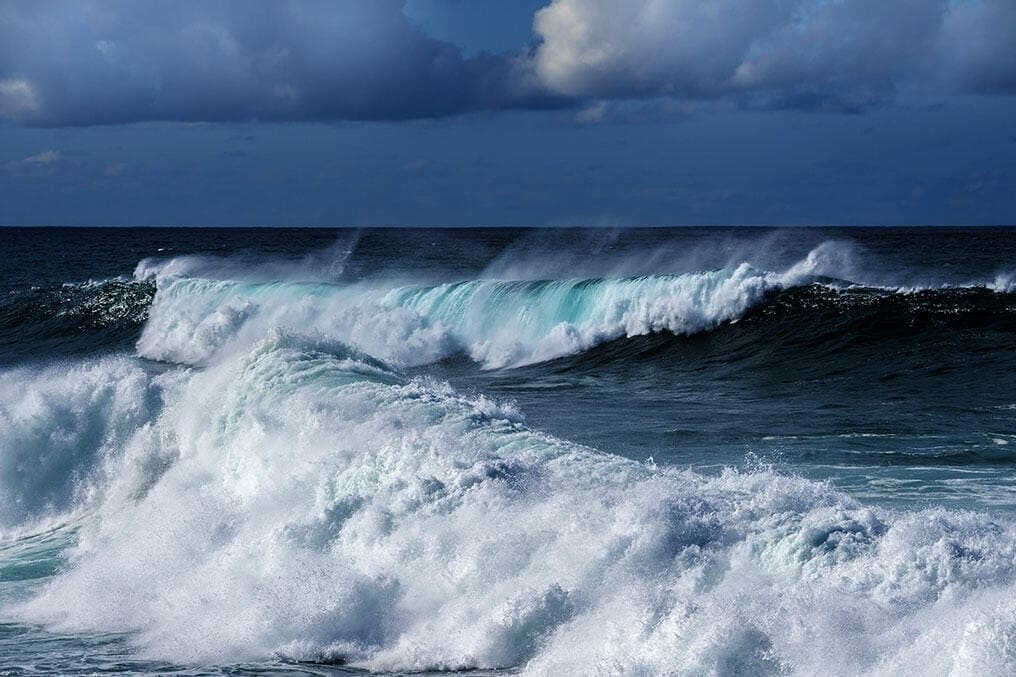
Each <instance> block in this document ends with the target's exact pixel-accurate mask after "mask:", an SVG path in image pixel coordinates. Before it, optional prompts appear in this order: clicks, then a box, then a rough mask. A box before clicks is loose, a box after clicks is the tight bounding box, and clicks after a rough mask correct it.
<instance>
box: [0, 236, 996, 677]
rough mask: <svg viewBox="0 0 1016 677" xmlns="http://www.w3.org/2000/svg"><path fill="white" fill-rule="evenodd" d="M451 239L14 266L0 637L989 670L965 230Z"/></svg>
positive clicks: (982, 483) (695, 668) (988, 458)
mask: <svg viewBox="0 0 1016 677" xmlns="http://www.w3.org/2000/svg"><path fill="white" fill-rule="evenodd" d="M664 235H666V234H665V233H664V234H663V235H660V234H658V233H655V232H654V233H651V234H648V235H644V237H647V238H648V237H653V238H659V237H663V236H664ZM707 236H708V237H713V236H712V235H709V234H707ZM110 237H112V236H110ZM138 237H152V238H155V237H160V238H161V237H164V235H163V234H161V233H155V234H153V235H139V236H138ZM195 237H197V236H195ZM201 237H202V238H205V239H202V240H201V242H202V243H204V244H207V243H208V242H212V240H211V239H209V238H212V235H209V234H202V235H201ZM215 237H219V236H218V235H216V236H215ZM221 237H226V235H221ZM229 237H240V236H237V235H232V234H230V235H229ZM243 237H249V238H252V239H256V238H258V237H268V236H263V235H260V234H257V233H247V234H246V235H243ZM372 237H377V238H380V242H381V245H376V244H371V242H373V240H371V238H372ZM449 237H450V236H449ZM462 237H465V236H461V235H456V236H455V237H452V238H451V240H453V241H454V242H467V243H473V244H475V246H473V247H466V246H461V247H459V248H458V249H454V250H450V251H449V252H447V253H444V252H442V253H430V254H428V253H427V252H430V251H431V249H429V247H430V243H433V242H436V243H438V244H439V245H440V244H441V243H442V242H444V244H447V241H443V240H441V239H440V237H438V235H435V234H432V233H427V232H425V233H422V234H417V233H408V234H407V233H404V232H399V233H395V234H390V233H384V234H381V235H371V234H370V233H368V234H367V235H365V236H364V237H361V238H359V239H357V238H355V237H351V238H344V239H342V240H341V246H339V247H332V248H330V249H327V250H325V251H327V252H332V253H333V254H334V257H333V256H331V255H310V254H308V253H307V252H305V251H302V250H299V251H297V250H293V251H289V250H284V251H285V252H287V257H284V260H274V259H272V258H271V257H267V260H262V259H258V257H257V256H254V255H252V254H249V253H245V254H244V256H243V257H240V258H231V257H229V256H227V255H220V254H216V255H215V256H214V257H213V256H209V255H207V254H202V255H201V256H176V257H173V258H168V259H165V260H161V261H159V260H154V259H150V258H149V259H144V258H143V256H134V258H133V259H132V260H131V264H130V265H132V266H133V265H135V263H136V262H137V260H138V259H139V258H141V259H143V260H142V262H141V263H140V264H137V269H136V270H137V277H136V279H135V280H133V281H127V280H126V279H125V278H121V277H120V276H119V274H120V271H116V270H115V271H112V272H113V273H115V274H111V275H110V276H109V277H107V278H105V279H106V280H107V281H106V282H92V283H87V284H80V285H77V286H75V285H63V284H59V283H55V282H53V280H52V279H49V278H47V279H46V280H44V281H42V282H43V283H41V284H39V285H37V286H36V287H34V288H33V287H31V286H29V287H26V286H24V285H23V284H21V283H20V282H19V283H18V284H15V285H13V286H11V287H9V288H8V291H13V292H14V293H12V294H8V297H7V298H6V299H4V301H3V302H4V303H9V304H13V305H10V308H13V309H16V312H15V310H11V311H10V312H7V311H4V312H7V315H4V317H7V318H9V325H4V326H7V327H8V328H9V329H10V332H11V333H10V334H9V336H11V337H15V336H21V337H28V338H25V339H15V338H11V343H10V346H11V347H10V348H9V350H7V352H5V353H4V354H5V355H6V356H7V359H8V360H9V361H10V362H12V363H13V366H9V367H7V368H4V369H2V370H0V664H3V665H22V666H24V665H32V666H49V669H51V670H55V671H65V672H75V671H77V672H92V671H95V670H96V669H98V670H100V671H110V672H113V671H124V670H128V671H135V672H156V673H158V672H168V671H174V670H181V669H183V670H192V669H193V670H194V671H198V670H199V668H196V667H194V666H203V667H201V668H200V670H201V671H209V672H223V673H236V672H244V671H255V672H257V671H271V672H279V673H285V672H293V673H305V672H306V671H318V670H320V671H333V670H334V671H336V672H342V671H344V670H350V671H358V670H368V671H373V672H379V673H385V674H392V673H394V674H402V673H405V672H409V671H438V670H441V671H460V670H486V671H497V670H502V669H507V670H510V671H513V672H514V671H517V672H520V673H522V674H532V675H561V674H564V675H573V674H574V675H587V674H610V675H615V674H619V675H656V674H693V675H699V674H701V675H706V674H709V675H815V674H823V675H899V674H911V673H914V672H918V671H919V672H921V673H925V674H927V675H929V676H937V675H942V676H945V675H1010V674H1014V673H1016V518H1014V514H1013V512H1012V510H1011V506H1012V504H1013V500H1012V496H1013V495H1014V493H1013V492H1014V489H1013V482H1012V478H1011V464H1012V460H1013V455H1012V452H1011V451H1010V449H1012V448H1014V447H1013V445H1014V444H1016V429H1014V428H1013V425H1012V423H1013V419H1012V414H1013V411H1016V387H1014V385H1013V384H1014V383H1016V380H1014V379H1012V374H1013V371H1014V370H1016V362H1014V359H1016V358H1013V357H1012V350H1011V346H1012V339H1013V335H1014V334H1016V294H1014V293H1013V290H1012V286H1011V284H1010V279H1009V277H1007V275H1006V274H1005V272H1004V270H1005V266H1004V263H1005V261H1001V262H1000V260H999V258H998V256H997V255H996V253H994V252H989V254H992V256H994V258H992V256H989V255H988V254H986V253H984V252H983V251H982V250H984V249H985V247H983V246H982V245H981V244H977V246H974V245H969V247H968V250H963V251H972V252H973V253H971V254H970V256H971V259H972V260H975V259H976V260H978V261H981V263H979V264H978V266H977V267H973V268H971V271H972V272H970V271H962V272H958V273H955V275H954V277H953V278H950V279H949V280H948V281H943V280H933V281H929V280H928V279H924V280H923V281H922V280H921V277H922V274H920V273H913V274H908V275H907V276H905V277H906V279H903V277H901V278H900V279H895V280H887V279H884V278H885V276H884V275H883V272H884V271H882V269H881V268H880V269H879V270H878V271H876V272H875V273H870V274H865V271H864V266H863V265H862V264H863V258H864V257H863V251H862V250H861V249H860V248H859V247H855V246H853V245H844V244H843V242H842V239H841V238H837V239H828V240H827V239H825V238H819V240H818V241H817V242H816V241H812V240H807V242H805V243H803V244H802V243H801V242H799V243H798V244H800V245H801V246H799V247H792V248H791V249H792V250H793V255H792V256H791V255H786V256H785V255H784V254H783V248H784V245H786V244H787V241H784V240H779V241H778V242H777V245H779V246H776V245H772V247H774V251H776V252H777V253H776V254H773V255H772V256H773V260H772V261H769V264H770V265H763V263H764V262H763V261H762V259H763V258H765V257H764V256H761V255H759V256H745V255H743V254H744V252H745V251H747V250H748V249H751V248H750V247H740V248H738V247H734V248H733V249H736V251H733V252H732V253H731V252H728V251H727V249H730V247H728V246H727V243H726V241H724V245H723V247H722V249H723V251H721V252H719V253H717V254H715V255H714V256H711V257H708V256H703V255H702V254H700V253H696V254H695V255H694V256H693V258H694V260H695V264H696V265H695V266H693V267H690V268H686V269H681V267H680V266H677V264H674V265H669V264H665V263H661V261H663V259H662V258H659V257H656V258H652V257H650V258H651V259H652V260H651V267H653V268H655V269H656V270H655V271H646V270H641V269H639V266H644V265H647V264H644V263H643V261H645V260H647V257H645V256H642V257H633V256H632V255H631V252H630V251H624V252H622V253H621V254H618V255H617V257H616V258H610V257H613V256H614V254H612V253H610V252H613V251H614V249H611V248H612V247H614V246H615V245H614V244H613V242H614V241H613V240H610V239H608V240H605V241H604V245H603V247H604V251H607V254H605V256H608V258H609V259H610V260H609V262H608V263H609V265H608V263H604V262H601V264H602V265H601V270H599V272H597V271H591V270H590V271H586V270H580V272H582V273H583V274H581V275H579V274H577V273H576V274H575V275H574V276H572V275H570V274H568V275H564V274H561V275H558V276H556V277H554V276H548V275H546V273H547V272H548V269H550V268H553V267H555V266H557V267H560V265H559V264H560V261H561V260H563V259H554V258H553V257H550V258H549V259H540V260H536V259H528V260H527V259H526V256H530V254H528V253H527V252H529V251H530V249H531V247H530V245H529V244H526V242H527V241H526V238H527V237H529V235H525V236H524V237H523V236H519V238H518V239H510V238H509V241H507V243H506V242H505V241H502V240H501V239H498V238H506V237H507V236H505V235H504V234H499V233H494V234H488V233H480V234H476V235H470V236H469V237H472V238H475V239H474V240H468V239H467V240H462V239H461V238H462ZM512 237H513V238H514V237H516V236H515V235H512ZM548 237H551V236H548ZM553 237H559V236H558V235H553ZM638 237H640V238H641V237H643V235H641V234H640V235H639V236H638ZM696 237H699V235H696ZM795 237H797V236H795ZM800 237H802V238H805V239H807V238H813V236H812V235H807V236H804V235H802V236H800ZM867 237H870V238H874V239H873V240H872V241H878V242H881V241H882V240H879V239H878V238H883V237H886V238H888V240H887V241H888V242H889V243H890V244H889V245H886V247H887V248H888V249H892V248H895V247H897V246H898V245H899V243H900V242H901V239H900V236H899V235H898V234H896V233H889V234H888V235H885V236H883V235H882V234H881V233H878V234H872V235H869V236H867ZM949 237H953V236H949ZM400 238H403V239H405V242H401V244H399V242H400ZM413 238H415V239H413ZM636 239H637V238H636ZM619 241H621V242H622V244H623V243H624V240H623V238H622V239H621V240H619ZM789 241H791V243H792V242H793V241H794V240H793V238H791V240H789ZM932 241H933V242H935V243H938V244H936V246H935V247H929V246H925V245H921V244H919V243H918V244H915V245H911V250H907V252H909V253H907V256H912V257H913V258H915V259H916V258H920V256H922V255H923V253H924V251H928V252H930V254H931V255H934V253H935V252H936V251H939V250H941V249H943V248H944V247H945V245H944V244H942V242H946V243H952V242H954V240H950V239H949V238H948V237H947V238H945V239H944V240H941V241H940V240H932ZM153 242H157V241H156V240H153ZM653 242H655V240H654V241H653ZM977 242H980V241H979V240H978V241H977ZM992 242H995V240H992ZM999 242H1001V243H1002V244H998V243H996V244H997V245H998V246H997V247H996V249H1000V248H1002V247H1003V245H1004V243H1005V240H999ZM393 243H395V244H393ZM520 243H521V244H520ZM682 243H683V241H682ZM0 244H2V243H0ZM177 244H178V245H179V243H177ZM204 244H203V246H204ZM269 244H270V246H267V245H266V250H268V251H270V252H275V251H277V250H278V249H279V248H283V245H282V244H280V243H279V240H278V238H277V236H275V235H272V236H271V238H270V240H269ZM354 245H355V246H354ZM382 245H383V246H382ZM396 245H398V246H401V247H402V249H401V250H398V249H396V251H402V252H403V253H404V254H405V253H406V252H408V254H405V256H406V258H405V259H398V258H397V257H395V255H394V254H392V253H391V247H394V246H396ZM495 245H496V246H495ZM805 245H806V246H805ZM134 246H135V245H134V244H131V247H134ZM618 246H620V245H618ZM625 246H627V245H625ZM631 246H632V247H633V248H634V250H635V251H636V252H641V251H642V250H641V249H639V247H641V246H642V244H641V241H637V242H635V243H634V244H633V245H631ZM654 246H656V245H654ZM159 247H160V248H161V247H162V244H161V243H160V244H159ZM359 248H366V250H365V251H360V249H359ZM759 248H761V245H760V247H759ZM434 249H435V250H436V249H440V247H439V246H437V245H435V246H434ZM1000 250H1001V249H1000ZM129 251H131V252H135V250H134V249H130V250H129ZM687 251H688V248H687V247H684V246H683V244H682V246H681V247H678V246H676V245H675V246H674V247H673V252H671V251H669V250H667V251H666V253H667V257H671V255H672V254H673V256H674V257H678V254H680V257H684V256H686V255H687V256H691V255H690V254H687ZM957 251H959V250H954V251H950V252H948V256H946V259H949V260H951V259H952V258H955V257H956V252H957ZM1005 251H1008V250H1005ZM674 252H677V253H674ZM148 253H150V252H145V254H148ZM184 253H187V252H184ZM571 253H574V252H571ZM940 253H941V252H940ZM563 255H570V253H569V252H568V251H565V252H564V254H563ZM428 256H430V257H431V259H428V258H427V257H428ZM661 256H662V255H661ZM942 256H945V254H942ZM977 256H980V257H982V259H983V261H982V259H977ZM386 257H387V258H386ZM393 257H395V258H394V259H393ZM680 257H678V258H680ZM731 257H733V258H735V259H739V260H733V261H730V260H722V261H721V259H724V258H727V259H729V258H731ZM417 258H419V259H423V260H424V263H423V264H420V267H421V268H422V269H421V270H416V269H414V270H411V271H410V272H406V270H408V269H409V268H410V267H411V266H410V264H408V263H405V261H409V260H412V261H416V260H417ZM580 258H581V257H576V258H575V260H576V261H578V260H579V259H580ZM432 259H433V260H432ZM393 260H394V264H392V265H388V266H387V267H386V266H378V265H376V262H377V261H387V262H389V263H391V262H392V261H393ZM667 260H672V261H676V260H677V258H668V259H667ZM681 260H684V259H681ZM251 261H253V263H251ZM364 261H369V262H374V263H371V264H370V265H368V264H367V263H364ZM434 261H438V263H434ZM703 261H709V262H710V263H714V262H715V263H717V264H718V265H716V266H712V265H702V263H703ZM371 265H374V266H375V267H374V268H371V267H370V266H371ZM576 265H578V264H576ZM442 266H443V267H442ZM392 267H394V268H395V269H397V272H401V273H403V274H401V275H396V274H395V272H393V271H392V270H391V268H392ZM449 269H452V270H454V271H455V272H456V273H462V274H461V275H458V276H456V277H451V276H450V275H449V274H448V272H449ZM365 270H367V273H365V272H364V271H365ZM569 271H571V269H570V268H569ZM1000 271H1001V272H1000ZM509 273H510V274H511V279H504V278H506V277H508V275H509ZM585 273H590V274H588V275H586V274H585ZM4 274H9V272H8V271H0V275H4ZM28 274H29V273H28V272H24V275H28ZM57 274H58V273H54V275H57ZM925 277H930V275H927V276H925ZM0 282H2V279H0ZM57 293H61V294H67V296H66V297H60V299H59V300H58V302H54V303H53V304H51V305H49V306H47V305H46V304H44V303H36V302H35V301H32V299H39V298H50V297H49V295H51V294H57ZM25 299H29V301H25ZM33 304H34V305H33ZM4 307H7V306H3V305H2V303H0V308H4ZM73 308H80V309H81V311H80V314H78V315H74V314H73V313H72V314H68V312H69V310H70V309H73ZM86 311H87V312H86ZM75 312H77V311H75ZM81 318H85V319H81ZM44 327H55V328H56V329H55V330H54V331H53V332H52V333H51V334H50V333H48V330H44V329H43V328H44ZM33 337H37V340H36V338H33ZM61 337H64V338H61ZM67 337H76V338H73V340H72V339H71V338H67ZM33 341H35V342H34V343H33ZM46 341H51V342H50V343H47V342H46ZM75 341H76V342H75ZM32 346H36V347H37V350H35V351H34V352H33V351H32ZM22 353H23V355H22ZM583 442H586V443H583ZM609 451H618V452H620V453H608V452H609ZM746 452H748V456H747V457H746V456H745V454H746ZM760 455H764V456H766V458H760ZM809 477H811V478H813V479H809ZM815 478H817V479H815ZM960 490H962V491H963V492H966V493H965V494H964V496H965V497H967V498H969V496H972V495H973V496H975V498H976V500H970V501H967V502H963V501H960V500H951V499H950V498H949V497H950V496H954V495H955V494H950V493H948V492H956V493H959V492H960ZM978 491H981V492H983V494H984V496H986V498H984V497H982V496H979V495H978V494H977V492H978ZM967 498H964V501H966V500H967ZM982 498H983V500H982ZM957 506H959V507H957ZM963 506H967V507H973V508H976V510H973V509H963ZM33 652H34V653H33ZM308 662H309V663H314V664H327V665H306V664H305V663H308ZM96 666H98V668H97V667H96ZM339 666H346V667H344V668H343V667H339Z"/></svg>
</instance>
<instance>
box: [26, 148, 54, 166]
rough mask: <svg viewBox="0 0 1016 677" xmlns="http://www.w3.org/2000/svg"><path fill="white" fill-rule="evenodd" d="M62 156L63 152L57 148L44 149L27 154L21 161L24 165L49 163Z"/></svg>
mask: <svg viewBox="0 0 1016 677" xmlns="http://www.w3.org/2000/svg"><path fill="white" fill-rule="evenodd" d="M63 157H64V156H63V153H61V152H60V151H58V150H46V151H43V152H41V153H37V154H35V155H29V156H28V157H26V158H25V159H24V160H22V162H23V163H25V164H26V165H51V164H53V163H55V162H60V161H61V160H63Z"/></svg>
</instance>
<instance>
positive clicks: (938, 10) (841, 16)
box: [0, 0, 1016, 126]
mask: <svg viewBox="0 0 1016 677" xmlns="http://www.w3.org/2000/svg"><path fill="white" fill-rule="evenodd" d="M404 10H405V7H404V2H402V1H401V0H303V1H302V2H277V1H274V0H249V1H241V0H234V1H227V0H204V1H197V0H175V1H174V2H165V1H162V0H39V1H37V2H29V1H27V0H26V1H24V2H18V1H17V0H9V1H7V2H3V3H2V4H0V118H3V119H8V120H13V121H15V122H18V123H21V124H27V125H40V126H60V125H89V124H103V123H120V122H131V121H139V120H177V121H231V120H397V119H407V118H422V117H440V116H445V115H452V114H457V113H463V112H468V111H476V110H497V109H505V108H537V107H548V106H556V105H574V106H582V107H587V110H589V109H588V106H589V105H590V104H591V103H594V102H596V101H600V100H626V99H640V100H644V99H654V98H663V99H667V98H670V99H678V100H682V99H683V100H689V99H705V100H723V101H726V102H728V103H732V104H735V105H737V106H740V107H746V108H781V109H807V110H835V111H861V110H865V109H868V108H871V107H874V106H879V105H883V104H885V103H887V102H890V101H893V100H897V99H898V98H899V97H900V96H901V92H902V93H916V94H917V95H918V96H930V97H931V98H933V99H934V98H942V97H948V96H950V95H951V94H953V93H955V92H963V91H966V92H976V93H989V94H990V93H1013V92H1016V47H1014V44H1016V40H1014V38H1013V36H1016V1H1014V0H836V1H832V0H753V1H750V2H746V1H745V0H709V1H708V2H707V1H705V0H623V1H622V0H553V2H550V3H549V4H548V6H546V7H545V8H543V9H542V10H540V11H539V12H537V14H536V16H535V18H534V20H533V29H534V32H535V41H534V46H533V47H532V48H530V49H528V50H523V52H521V53H518V54H515V55H505V54H501V55H491V54H480V55H479V56H475V57H468V58H467V57H465V56H463V54H462V51H461V50H460V49H459V48H458V47H457V46H455V45H453V44H451V43H448V42H445V41H441V40H437V39H434V38H432V37H430V36H428V35H427V33H426V32H425V30H424V28H423V27H422V26H421V25H420V24H418V23H416V22H415V21H413V20H411V19H410V18H408V17H407V15H406V13H405V11H404ZM484 29H485V27H484V26H477V27H476V30H477V31H478V32H479V33H481V34H482V32H483V30H484ZM488 30H489V27H488ZM593 110H596V109H595V108H594V109H593Z"/></svg>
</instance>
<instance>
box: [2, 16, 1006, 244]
mask: <svg viewBox="0 0 1016 677" xmlns="http://www.w3.org/2000/svg"><path fill="white" fill-rule="evenodd" d="M29 224H31V225H36V224H37V225H229V226H242V225H277V226H379V225H392V226H470V225H534V226H543V225H594V226H595V225H603V226H637V225H701V224H720V225H822V224H829V225H831V224H836V225H850V224H859V225H911V224H1016V0H512V1H510V2H509V1H506V0H405V1H403V0H301V1H299V2H279V1H273V0H232V1H227V0H175V1H174V2H172V3H170V2H163V1H162V0H0V225H29Z"/></svg>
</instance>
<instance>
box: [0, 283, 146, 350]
mask: <svg viewBox="0 0 1016 677" xmlns="http://www.w3.org/2000/svg"><path fill="white" fill-rule="evenodd" d="M154 297H155V285H154V284H152V283H151V282H136V281H133V280H120V279H112V280H103V281H98V282H85V283H76V284H63V285H56V286H48V287H30V288H21V289H15V290H12V291H9V292H8V293H7V294H6V295H5V296H0V364H2V363H8V364H11V363H16V362H20V361H23V360H34V359H39V358H40V357H42V358H52V357H65V356H71V355H83V354H89V353H92V352H102V351H115V350H125V349H130V347H131V346H132V345H133V343H134V342H135V341H136V340H137V338H138V336H140V334H141V329H142V327H143V326H144V323H145V321H146V320H147V319H148V308H149V306H150V305H151V302H152V299H153V298H154Z"/></svg>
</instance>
